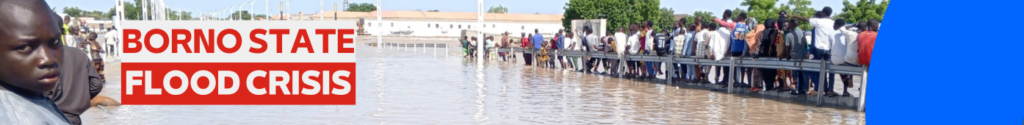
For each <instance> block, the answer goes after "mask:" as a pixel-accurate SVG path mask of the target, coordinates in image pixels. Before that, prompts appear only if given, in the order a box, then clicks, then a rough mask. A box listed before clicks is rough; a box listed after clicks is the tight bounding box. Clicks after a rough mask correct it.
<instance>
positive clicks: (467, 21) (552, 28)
mask: <svg viewBox="0 0 1024 125" xmlns="http://www.w3.org/2000/svg"><path fill="white" fill-rule="evenodd" d="M335 13H337V17H338V20H359V19H363V21H365V22H364V23H363V24H364V25H363V28H364V30H365V33H367V34H369V35H374V36H376V35H379V32H378V31H380V30H383V31H384V35H385V36H415V37H458V36H460V35H461V31H462V30H478V31H483V32H485V33H487V34H500V33H503V32H509V33H511V35H512V36H519V35H520V33H524V32H525V33H533V32H534V29H537V30H539V31H540V33H542V34H553V33H555V32H557V31H558V30H559V29H563V26H562V15H554V14H496V13H487V14H485V15H484V25H483V26H480V25H479V24H478V23H477V15H476V14H477V13H475V12H426V11H382V13H381V15H382V20H383V22H382V23H383V26H381V25H379V24H378V23H377V12H376V11H374V12H341V11H338V12H335V11H325V13H324V14H323V16H324V20H334V19H335V16H334V15H335ZM286 18H291V19H292V20H316V19H320V14H298V15H294V14H293V15H288V16H286ZM271 19H274V20H279V19H281V17H280V15H275V16H272V17H271Z"/></svg>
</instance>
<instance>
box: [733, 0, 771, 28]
mask: <svg viewBox="0 0 1024 125" xmlns="http://www.w3.org/2000/svg"><path fill="white" fill-rule="evenodd" d="M778 2H779V0H744V1H743V2H742V3H740V6H746V7H747V17H753V18H754V19H757V22H758V23H762V24H763V23H764V20H767V19H768V18H778V17H779V11H780V10H781V9H779V8H777V7H776V6H775V5H776V3H778Z"/></svg>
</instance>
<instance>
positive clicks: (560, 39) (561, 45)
mask: <svg viewBox="0 0 1024 125" xmlns="http://www.w3.org/2000/svg"><path fill="white" fill-rule="evenodd" d="M555 44H557V45H555V48H558V49H565V48H564V47H565V46H564V45H565V35H562V34H558V40H556V41H555Z"/></svg>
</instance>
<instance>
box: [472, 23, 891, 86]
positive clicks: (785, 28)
mask: <svg viewBox="0 0 1024 125" xmlns="http://www.w3.org/2000/svg"><path fill="white" fill-rule="evenodd" d="M732 14H733V12H732V11H731V10H725V11H724V13H723V14H722V18H721V19H711V20H713V21H703V20H704V19H702V18H701V17H695V21H694V22H689V23H688V22H687V20H685V18H681V19H679V20H678V21H676V22H675V23H674V24H673V26H674V27H672V28H671V29H668V28H665V29H662V30H660V31H655V30H654V26H655V24H654V22H653V21H643V22H641V23H633V24H629V25H628V27H621V28H618V29H614V32H608V33H606V34H603V36H602V35H601V34H595V33H594V29H591V27H589V26H584V27H583V29H581V30H582V32H580V31H578V30H572V31H570V30H560V31H558V32H557V33H555V34H554V36H553V37H552V38H544V36H542V35H541V33H540V32H539V31H538V30H534V33H531V34H526V33H523V36H522V40H520V41H521V43H522V44H521V45H520V46H519V47H522V48H524V49H526V51H537V52H539V53H537V55H534V54H531V53H523V56H522V57H523V58H524V61H525V63H526V65H538V66H541V67H550V68H562V69H567V70H576V71H579V72H587V73H602V74H614V75H618V74H621V75H623V76H625V77H628V78H638V79H654V78H655V77H656V76H658V75H665V71H663V69H662V68H661V67H662V66H663V65H667V66H665V67H666V68H675V71H676V73H674V75H666V76H667V77H668V78H671V79H674V80H678V81H684V82H688V83H704V84H720V85H722V86H726V81H727V78H729V77H727V75H728V74H729V73H730V71H731V70H730V68H735V70H734V71H735V72H737V77H735V78H734V79H733V81H737V83H738V84H737V85H738V86H739V87H745V88H750V91H779V92H790V93H791V94H794V95H816V94H818V93H816V91H817V90H818V88H819V80H820V78H819V77H820V72H818V71H799V70H782V69H771V68H750V67H728V66H709V65H687V64H663V62H644V61H625V62H620V61H619V60H617V59H600V58H592V57H561V56H557V57H549V56H553V55H552V54H550V53H551V52H558V51H564V50H570V51H588V52H594V51H598V52H604V53H608V54H613V53H614V54H617V55H618V56H619V58H622V57H623V56H624V55H651V56H675V57H689V58H707V59H712V60H715V61H723V60H725V61H728V60H733V59H765V58H767V59H777V60H789V61H803V60H822V61H828V62H829V63H832V64H834V65H846V66H863V67H864V68H865V69H867V68H868V66H870V59H871V50H873V48H874V41H875V37H876V36H877V35H878V29H879V25H880V24H879V21H878V20H874V19H872V20H868V21H863V22H856V23H854V24H853V25H848V24H847V21H845V20H844V19H833V18H832V17H830V15H832V8H830V7H824V8H822V9H821V10H820V11H817V12H816V13H815V14H814V15H813V17H802V16H797V15H789V14H787V12H786V11H782V12H779V13H778V17H777V18H769V19H765V21H763V22H759V21H757V20H756V19H753V18H749V17H748V15H747V13H746V12H740V13H739V15H732ZM800 24H809V25H810V26H812V27H813V28H812V29H810V30H807V31H805V30H803V29H800V28H798V26H799V25H800ZM574 33H575V34H574ZM575 36H579V37H580V38H577V37H575ZM507 37H508V34H507V33H506V34H504V35H503V36H502V39H501V40H502V41H500V42H498V43H499V46H498V47H511V46H508V45H510V44H511V43H512V41H513V40H512V39H508V38H507ZM464 39H465V38H464ZM487 40H488V41H487V43H488V44H490V43H493V42H492V40H493V38H490V37H488V39H487ZM472 41H475V38H473V39H472ZM472 41H470V40H464V42H463V43H464V47H473V46H472V45H471V44H473V43H475V42H472ZM487 47H488V49H487V50H489V51H493V50H492V49H490V48H491V47H492V46H487ZM466 52H467V54H469V55H467V56H472V53H473V50H472V49H470V50H468V51H466ZM505 55H507V54H502V55H501V57H505ZM727 57H728V58H727ZM621 63H625V64H621ZM623 65H624V66H623ZM602 68H603V69H604V70H599V69H602ZM712 71H715V76H716V77H709V76H710V75H711V74H710V73H711V72H712ZM670 74H672V73H670ZM839 75H840V78H839V79H840V80H842V82H843V83H845V85H844V86H845V87H844V88H843V92H842V93H837V92H834V91H833V87H834V83H835V74H831V73H829V74H827V75H826V76H827V78H825V79H826V82H825V84H824V85H821V88H823V89H824V90H825V93H822V94H825V95H826V96H850V93H849V92H848V91H847V88H851V86H853V85H852V82H853V81H852V79H853V78H852V75H846V74H839ZM723 76H726V77H725V78H723ZM812 86H813V87H814V88H813V90H814V91H809V90H810V87H812ZM762 88H765V89H768V90H762Z"/></svg>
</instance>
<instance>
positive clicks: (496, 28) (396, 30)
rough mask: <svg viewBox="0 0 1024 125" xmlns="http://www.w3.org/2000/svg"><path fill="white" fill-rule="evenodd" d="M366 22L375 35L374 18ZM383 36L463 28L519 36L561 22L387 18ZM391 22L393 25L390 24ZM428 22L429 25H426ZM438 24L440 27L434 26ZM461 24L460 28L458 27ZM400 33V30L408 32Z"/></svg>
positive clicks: (455, 32) (451, 33)
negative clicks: (478, 21) (481, 22)
mask: <svg viewBox="0 0 1024 125" xmlns="http://www.w3.org/2000/svg"><path fill="white" fill-rule="evenodd" d="M365 21H366V22H367V23H368V24H367V25H364V27H363V28H364V29H365V30H366V32H367V33H369V34H370V35H374V36H376V35H377V34H378V31H379V30H380V28H381V27H380V26H379V25H378V24H377V20H376V19H366V20H365ZM383 22H384V27H385V29H383V30H384V34H385V36H417V37H459V36H460V35H461V32H462V30H463V29H468V30H478V31H483V32H484V33H487V34H500V33H503V32H509V33H511V36H520V34H521V33H523V32H526V33H528V34H529V33H533V30H534V29H538V30H539V31H540V32H541V33H543V34H553V33H555V32H557V30H558V29H562V23H561V22H502V21H494V22H488V21H486V20H485V21H484V25H485V26H484V27H483V28H482V29H481V26H480V25H478V24H477V22H476V21H475V20H402V19H397V20H394V19H393V20H387V19H385V20H384V21H383ZM392 24H393V26H392ZM428 24H429V27H428ZM435 26H440V27H435ZM459 26H461V28H460V27H459ZM410 31H411V33H409V34H401V32H410Z"/></svg>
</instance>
